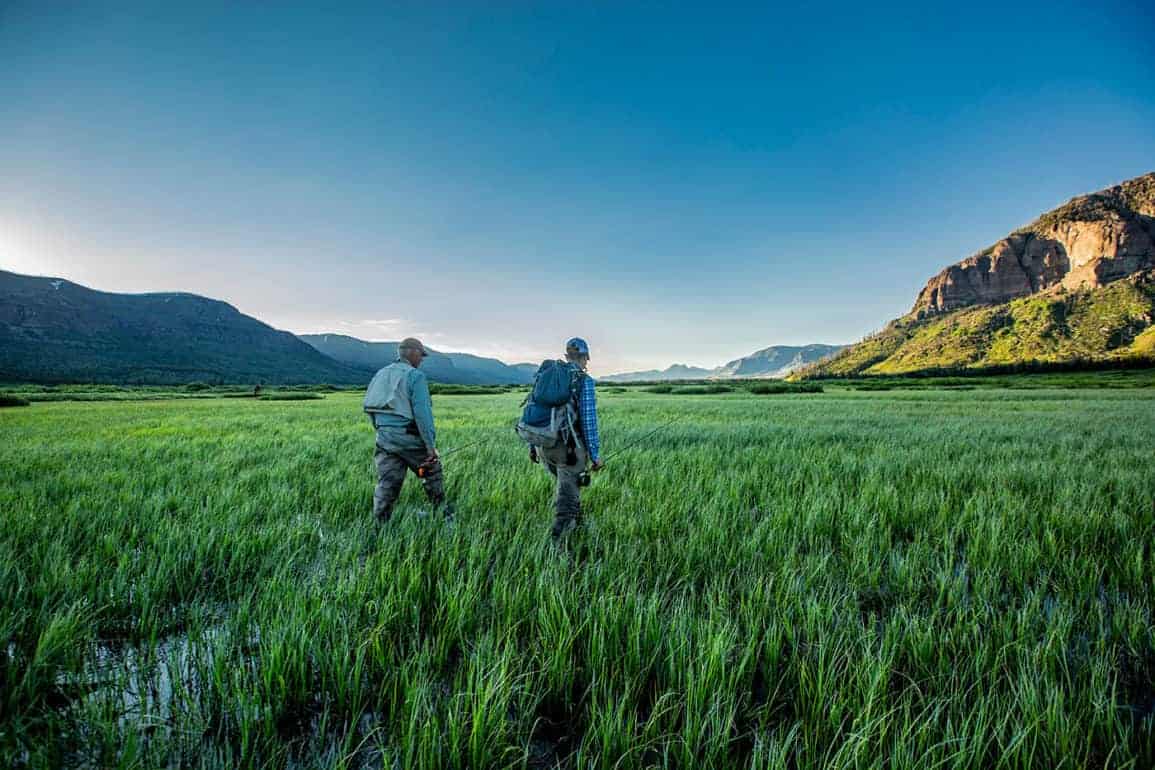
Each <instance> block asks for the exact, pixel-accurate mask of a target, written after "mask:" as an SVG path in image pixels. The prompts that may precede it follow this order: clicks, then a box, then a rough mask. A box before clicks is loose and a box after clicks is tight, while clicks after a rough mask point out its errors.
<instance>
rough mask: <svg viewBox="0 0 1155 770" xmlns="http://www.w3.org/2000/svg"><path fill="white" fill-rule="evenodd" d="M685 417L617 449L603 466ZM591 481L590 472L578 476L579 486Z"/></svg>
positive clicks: (678, 417) (666, 423) (671, 421)
mask: <svg viewBox="0 0 1155 770" xmlns="http://www.w3.org/2000/svg"><path fill="white" fill-rule="evenodd" d="M683 417H685V415H682V414H679V415H678V416H676V417H675V418H674V419H672V420H670V421H668V422H664V423H662V424H661V425H659V426H658V427H656V428H654V429H653V430H651V431H649V432H648V433H646V434H645V435H644V436H641V437H639V438H636V439H634V440H633V441H631V442H630V443H628V444H626V445H625V446H624V447H621V448H620V449H616V450H614V451H613V452H610V453H609V454H608V455H606V457H605V459H604V460H602V465H605V464H606V463H608V462H609V461H610V460H612V459H613V458H615V457H617V456H618V455H620V454H621V453H622V452H626V451H629V450H630V449H633V448H634V447H636V446H637V445H638V444H640V443H642V442H643V441H645V440H646V439H648V438H650V437H651V436H653V435H655V434H657V433H660V432H661V431H664V430H665V429H666V428H668V427H670V426H671V425H673V424H674V423H676V422H677V421H678V420H680V419H682V418H683ZM590 480H591V479H590V472H589V471H582V472H581V473H580V474H578V486H581V487H588V486H589V485H590Z"/></svg>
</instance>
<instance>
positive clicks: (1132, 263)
mask: <svg viewBox="0 0 1155 770" xmlns="http://www.w3.org/2000/svg"><path fill="white" fill-rule="evenodd" d="M1141 359H1155V173H1150V174H1146V175H1144V176H1140V177H1136V178H1135V179H1131V180H1128V181H1126V182H1123V183H1122V184H1119V185H1116V186H1114V187H1110V188H1108V189H1106V190H1101V191H1099V192H1096V193H1091V194H1089V195H1081V196H1079V197H1077V198H1074V199H1072V200H1070V201H1069V202H1067V203H1066V204H1064V205H1062V206H1060V207H1059V208H1057V209H1054V210H1053V211H1050V212H1048V213H1046V214H1043V215H1042V216H1041V217H1039V218H1038V219H1036V220H1035V221H1034V222H1032V223H1031V224H1029V225H1027V226H1026V227H1023V228H1020V229H1018V230H1016V231H1015V232H1013V233H1011V234H1010V235H1008V236H1007V237H1005V238H1003V239H1002V240H1000V241H999V242H997V243H995V244H994V245H993V246H989V247H987V248H985V249H983V250H982V251H980V252H978V253H977V254H974V255H973V256H970V257H967V258H966V259H964V260H962V261H961V262H958V263H956V264H954V265H951V266H949V267H947V268H946V269H944V270H942V271H941V272H940V273H939V274H938V275H936V276H934V277H933V278H931V279H930V281H928V282H927V284H926V286H925V287H924V288H923V289H922V291H920V292H919V294H918V297H917V299H916V300H915V302H914V306H913V307H912V308H911V311H910V312H909V313H908V314H906V315H905V316H903V317H901V318H898V319H895V320H894V321H891V322H890V323H889V324H888V325H887V326H886V328H884V329H883V330H882V331H881V332H879V333H877V334H875V335H872V336H870V337H868V338H866V339H864V340H863V341H861V342H859V343H857V344H855V345H851V346H849V347H847V348H845V349H844V350H842V351H841V352H839V353H838V354H837V355H835V356H833V357H831V358H830V359H827V360H825V361H822V362H821V363H818V364H815V365H813V366H811V367H808V368H806V369H805V370H803V371H802V372H800V375H801V376H814V377H838V376H853V375H862V374H867V375H870V374H906V373H914V372H920V371H941V370H965V369H968V368H979V369H981V368H985V367H998V366H1015V365H1026V364H1050V363H1070V362H1091V363H1096V364H1103V365H1110V364H1111V363H1113V362H1124V361H1128V360H1141Z"/></svg>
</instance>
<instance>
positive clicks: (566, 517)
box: [519, 337, 602, 540]
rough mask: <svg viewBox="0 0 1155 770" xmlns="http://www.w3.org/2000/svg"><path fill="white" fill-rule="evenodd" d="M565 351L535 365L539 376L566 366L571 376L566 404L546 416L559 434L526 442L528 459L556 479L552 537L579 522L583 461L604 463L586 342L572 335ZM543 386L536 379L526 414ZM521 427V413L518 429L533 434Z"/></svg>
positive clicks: (592, 464) (584, 478)
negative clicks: (562, 359)
mask: <svg viewBox="0 0 1155 770" xmlns="http://www.w3.org/2000/svg"><path fill="white" fill-rule="evenodd" d="M565 356H566V360H565V362H564V363H562V362H560V361H559V362H553V361H547V362H546V363H544V364H542V368H541V369H540V370H539V371H538V380H539V381H541V380H542V379H543V376H546V377H548V376H549V375H545V372H546V370H547V368H548V369H549V370H551V371H558V372H559V373H560V372H562V371H564V372H565V373H566V376H568V377H569V383H570V389H569V393H570V397H569V399H568V400H567V402H566V403H565V404H564V405H561V406H556V407H552V409H553V410H554V412H553V413H552V414H553V416H551V419H550V420H549V424H551V425H557V426H558V440H557V441H556V442H554V443H553V444H552V445H551V446H541V445H534V444H533V443H531V444H530V447H529V459H530V460H532V461H533V462H535V463H538V462H540V463H541V464H543V465H544V466H545V468H546V470H547V471H549V473H550V475H552V476H553V477H554V478H555V479H556V480H557V489H556V491H555V493H554V501H553V505H554V520H553V527H552V528H551V530H550V534H551V535H552V537H553V538H554V540H559V539H560V538H561V537H562V536H563V535H565V534H566V533H567V532H569V531H570V530H571V529H573V528H574V527H576V526H578V525H579V524H580V523H581V488H582V486H584V485H585V484H587V483H589V482H588V476H587V475H586V465H587V463H588V464H589V468H590V470H593V471H598V470H601V468H602V460H601V440H600V438H599V436H598V408H597V399H596V397H595V395H594V380H593V378H592V377H590V376H589V375H588V374H586V367H587V366H589V360H590V349H589V345H587V344H586V341H585V340H583V339H582V338H581V337H574V338H573V339H571V340H569V341H568V342H567V343H566V344H565ZM555 365H556V366H555ZM544 390H545V388H539V387H538V384H537V382H535V386H534V394H531V396H530V400H531V407H530V409H529V410H527V414H529V413H531V412H532V411H533V407H534V406H535V405H533V404H532V401H533V399H534V395H535V394H539V391H544ZM539 400H540V399H539ZM539 408H540V407H539ZM563 409H564V410H565V416H564V419H559V417H557V416H556V414H557V412H556V410H563ZM524 428H525V418H523V423H522V425H520V426H519V433H522V435H523V438H527V440H532V439H531V437H532V435H533V432H532V429H531V430H530V431H528V432H526V431H525V430H524ZM541 443H545V444H549V443H551V442H549V441H545V442H541Z"/></svg>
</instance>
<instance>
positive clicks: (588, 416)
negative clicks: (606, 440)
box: [578, 375, 602, 462]
mask: <svg viewBox="0 0 1155 770" xmlns="http://www.w3.org/2000/svg"><path fill="white" fill-rule="evenodd" d="M578 416H579V417H581V423H582V438H584V439H585V443H586V451H588V452H589V454H590V460H592V461H593V462H597V461H598V460H599V459H601V448H602V447H601V440H600V438H599V437H598V402H597V398H596V397H595V396H594V378H593V377H590V376H589V375H586V376H585V377H582V389H581V392H580V393H578Z"/></svg>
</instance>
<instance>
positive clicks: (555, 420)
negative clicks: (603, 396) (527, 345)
mask: <svg viewBox="0 0 1155 770" xmlns="http://www.w3.org/2000/svg"><path fill="white" fill-rule="evenodd" d="M584 376H585V373H584V372H582V370H581V369H579V368H578V367H576V366H574V365H573V364H571V363H568V362H565V361H543V362H542V364H541V366H540V367H538V370H537V374H536V375H534V378H533V389H532V390H531V391H530V394H529V396H527V397H526V399H525V402H524V403H523V404H522V406H523V407H524V409H522V412H521V419H520V420H518V422H517V427H516V428H515V430H516V431H517V435H518V436H520V437H521V440H522V441H524V442H525V443H527V444H529V445H530V446H533V447H540V448H541V449H552V448H554V447H556V446H560V445H562V444H565V443H568V442H570V441H571V440H574V441H576V440H577V437H578V433H577V430H576V428H575V427H574V421H575V417H576V416H577V399H578V393H579V391H580V388H581V382H582V378H583V377H584Z"/></svg>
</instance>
